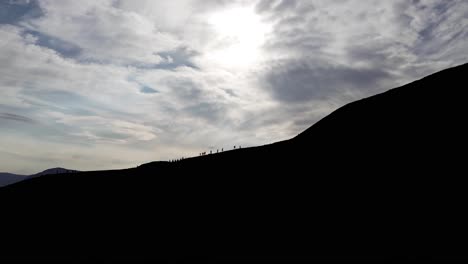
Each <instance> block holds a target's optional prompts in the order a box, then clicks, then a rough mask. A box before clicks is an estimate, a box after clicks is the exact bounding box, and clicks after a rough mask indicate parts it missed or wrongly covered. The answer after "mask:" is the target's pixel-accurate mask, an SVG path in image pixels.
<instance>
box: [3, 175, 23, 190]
mask: <svg viewBox="0 0 468 264" xmlns="http://www.w3.org/2000/svg"><path fill="white" fill-rule="evenodd" d="M24 179H26V176H24V175H17V174H12V173H5V172H0V187H2V186H6V185H8V184H12V183H15V182H19V181H22V180H24Z"/></svg>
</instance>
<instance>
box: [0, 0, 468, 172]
mask: <svg viewBox="0 0 468 264" xmlns="http://www.w3.org/2000/svg"><path fill="white" fill-rule="evenodd" d="M237 10H240V11H237ZM246 10H247V11H246ZM249 10H250V11H249ZM235 12H239V16H241V17H239V18H238V19H239V23H241V24H237V25H236V28H234V29H233V28H232V27H233V25H231V24H232V23H231V24H230V23H229V21H225V20H223V19H224V18H223V17H229V14H234V16H236V14H237V13H235ZM242 12H247V13H245V14H249V15H248V16H244V13H242ZM218 17H221V18H218ZM242 21H244V24H242ZM224 23H226V25H224ZM239 25H241V27H240V28H239ZM240 29H242V30H244V29H245V31H242V32H238V31H239V30H240ZM224 31H226V32H224ZM232 32H234V33H232ZM259 33H261V34H259ZM233 34H234V35H233ZM0 49H1V50H0V171H8V172H13V173H25V174H27V173H35V172H38V171H40V170H43V169H46V168H50V167H56V166H63V167H67V168H71V169H79V170H95V169H110V168H125V167H133V166H137V165H139V164H141V163H144V162H148V161H153V160H167V159H171V158H176V157H181V156H191V155H197V154H198V153H199V152H202V151H208V150H210V149H214V150H216V149H217V148H219V149H220V148H222V147H223V148H225V149H227V148H232V146H233V145H243V146H253V145H262V144H265V143H271V142H274V141H278V140H284V139H288V138H290V137H292V136H294V135H296V134H297V133H299V132H301V131H302V130H304V129H306V128H307V127H309V126H310V125H312V124H313V123H314V122H316V121H317V120H319V119H320V118H322V117H324V116H325V115H327V114H329V113H330V112H331V111H333V110H334V109H336V108H337V107H340V106H342V105H343V104H345V103H348V102H350V101H353V100H356V99H360V98H363V97H365V96H369V95H373V94H376V93H380V92H383V91H385V90H387V89H390V88H393V87H396V86H399V85H402V84H404V83H407V82H409V81H413V80H415V79H418V78H421V77H423V76H425V75H428V74H431V73H434V72H436V71H439V70H441V69H444V68H447V67H450V66H455V65H459V64H462V63H466V62H468V1H465V0H443V1H436V0H419V1H417V0H413V1H408V0H396V1H380V0H335V1H330V0H310V1H306V0H303V1H299V0H260V1H223V0H170V1H152V0H138V1H133V0H128V1H126V0H99V1H98V0H80V1H73V0H37V1H35V0H0ZM441 92H445V91H444V90H443V89H441ZM343 133H346V131H343Z"/></svg>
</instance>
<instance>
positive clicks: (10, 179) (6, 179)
mask: <svg viewBox="0 0 468 264" xmlns="http://www.w3.org/2000/svg"><path fill="white" fill-rule="evenodd" d="M76 172H78V171H75V170H68V169H64V168H53V169H48V170H45V171H42V172H39V173H36V174H32V175H29V176H26V175H17V174H12V173H3V172H2V173H0V187H3V186H7V185H10V184H13V183H17V182H20V181H23V180H26V179H30V178H35V177H39V176H44V175H49V174H63V173H76Z"/></svg>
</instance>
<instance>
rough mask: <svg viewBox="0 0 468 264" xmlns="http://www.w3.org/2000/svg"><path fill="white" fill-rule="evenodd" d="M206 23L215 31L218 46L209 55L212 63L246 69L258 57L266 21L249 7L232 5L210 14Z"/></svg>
mask: <svg viewBox="0 0 468 264" xmlns="http://www.w3.org/2000/svg"><path fill="white" fill-rule="evenodd" d="M209 23H210V24H211V25H212V26H213V27H214V29H215V31H216V33H217V36H218V37H217V40H218V45H217V46H216V47H214V49H213V51H212V52H211V54H210V59H212V60H213V61H214V62H215V63H216V64H219V65H222V66H226V67H228V68H234V69H239V68H246V67H249V66H252V65H253V64H254V63H256V62H258V60H259V59H260V58H261V46H262V45H263V44H264V42H265V37H266V34H267V33H268V31H269V26H268V24H266V23H264V22H262V20H261V18H260V17H259V16H258V15H257V14H256V13H255V11H254V10H253V9H252V8H233V9H228V10H224V11H220V12H217V13H215V14H213V15H212V16H211V17H210V19H209Z"/></svg>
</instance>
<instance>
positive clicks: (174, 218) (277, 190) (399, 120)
mask: <svg viewBox="0 0 468 264" xmlns="http://www.w3.org/2000/svg"><path fill="white" fill-rule="evenodd" d="M467 75H468V64H467V65H462V66H459V67H455V68H452V69H448V70H445V71H442V72H439V73H437V74H434V75H431V76H429V77H426V78H424V79H422V80H419V81H416V82H413V83H411V84H408V85H405V86H403V87H400V88H397V89H393V90H390V91H388V92H385V93H382V94H379V95H376V96H372V97H370V98H367V99H363V100H360V101H357V102H354V103H351V104H348V105H346V106H344V107H342V108H340V109H338V110H337V111H335V112H333V113H332V114H330V115H329V116H327V117H325V118H324V119H322V120H321V121H319V122H317V123H316V124H315V125H313V126H312V127H311V128H309V129H308V130H306V131H304V132H303V133H301V134H300V135H298V136H297V137H295V138H293V139H291V140H287V141H283V142H279V143H275V144H271V145H266V146H262V147H255V148H247V149H241V150H235V151H227V152H223V153H221V154H216V155H207V156H204V157H197V158H191V159H186V160H183V161H181V162H177V163H167V162H154V163H150V164H145V165H142V166H140V167H138V168H134V169H127V170H118V171H101V172H86V173H74V174H64V175H46V176H43V177H40V178H34V179H31V180H27V181H23V182H20V183H18V184H14V185H11V186H8V187H5V188H2V189H0V200H1V201H9V204H8V205H7V206H5V208H4V209H3V212H4V215H5V216H6V217H4V218H3V219H2V221H3V223H2V226H8V227H9V228H8V229H7V231H8V232H7V233H6V234H2V241H4V242H6V245H5V246H2V247H0V256H2V257H11V258H15V259H18V258H20V259H21V257H22V258H23V259H24V258H27V257H28V258H39V257H42V258H50V257H52V256H54V257H55V259H77V258H78V259H79V260H89V259H102V258H104V259H112V258H115V259H123V260H138V259H140V260H141V259H153V260H154V259H167V258H171V259H176V260H182V261H185V262H191V261H197V260H204V263H207V262H209V261H210V260H212V261H223V260H232V262H237V261H241V260H272V259H275V260H278V259H279V260H284V261H285V262H288V261H292V260H295V261H299V260H315V261H322V260H323V261H333V260H336V261H340V260H350V259H351V260H361V259H362V258H365V259H367V260H373V261H383V260H395V261H402V260H413V259H416V260H421V261H428V260H447V259H451V260H453V259H465V260H466V256H467V255H468V252H466V249H467V248H468V247H467V246H468V245H467V242H466V239H465V238H466V235H467V232H466V222H467V221H466V220H467V219H466V217H465V216H464V215H465V212H464V208H465V203H466V193H467V192H466V190H465V189H466V184H465V179H464V178H465V177H466V176H464V173H463V172H464V171H465V166H464V155H463V151H464V150H465V146H466V144H465V138H466V133H465V129H464V125H465V124H464V123H465V120H466V114H465V113H466V110H465V107H464V105H465V104H464V103H465V100H466V96H465V95H466V89H465V88H464V85H463V84H464V79H465V76H467ZM46 238H47V240H46ZM24 241H27V243H25V242H24ZM16 244H22V245H24V247H22V248H21V250H18V249H17V248H16V249H15V248H14V247H12V246H11V245H16ZM9 245H10V246H9ZM1 251H3V252H1Z"/></svg>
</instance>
